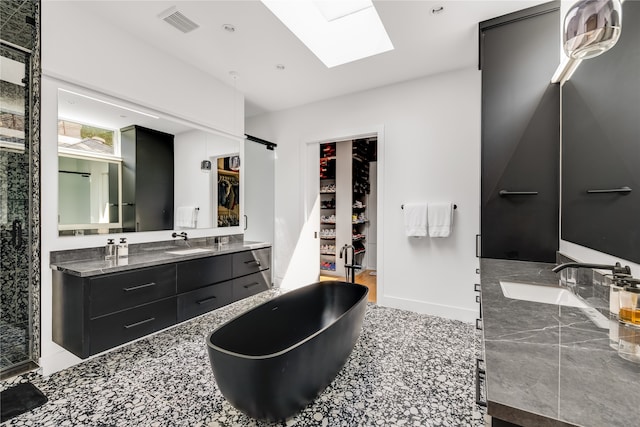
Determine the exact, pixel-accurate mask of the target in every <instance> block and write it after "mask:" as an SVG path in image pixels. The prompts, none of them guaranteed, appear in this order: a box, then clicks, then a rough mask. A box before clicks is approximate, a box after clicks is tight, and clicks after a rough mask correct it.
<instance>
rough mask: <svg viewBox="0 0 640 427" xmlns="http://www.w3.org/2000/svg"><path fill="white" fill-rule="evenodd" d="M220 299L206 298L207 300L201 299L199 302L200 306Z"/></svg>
mask: <svg viewBox="0 0 640 427" xmlns="http://www.w3.org/2000/svg"><path fill="white" fill-rule="evenodd" d="M216 299H218V297H211V298H205V299H201V300H200V301H198V302H197V303H198V304H206V303H208V302H211V301H213V300H216Z"/></svg>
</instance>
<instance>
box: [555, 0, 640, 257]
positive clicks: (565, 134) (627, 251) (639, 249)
mask: <svg viewBox="0 0 640 427" xmlns="http://www.w3.org/2000/svg"><path fill="white" fill-rule="evenodd" d="M622 7H623V12H622V16H623V23H622V34H621V36H620V39H619V40H618V43H617V44H616V45H615V46H614V47H613V48H612V49H611V50H609V51H608V52H605V53H603V54H602V55H600V56H598V57H595V58H591V59H588V60H585V61H582V63H581V64H580V66H579V67H578V69H577V70H576V71H575V73H574V74H573V76H572V77H571V78H570V79H569V80H568V81H567V82H566V83H565V84H564V85H563V87H562V239H563V240H566V241H569V242H573V243H576V244H579V245H582V246H586V247H588V248H591V249H595V250H597V251H600V252H604V253H607V254H611V255H615V256H618V257H621V258H624V259H627V260H630V261H634V262H640V225H639V224H640V2H635V1H627V2H624V3H623V4H622Z"/></svg>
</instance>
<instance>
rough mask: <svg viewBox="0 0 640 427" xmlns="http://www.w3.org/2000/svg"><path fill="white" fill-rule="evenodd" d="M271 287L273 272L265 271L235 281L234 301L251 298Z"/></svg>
mask: <svg viewBox="0 0 640 427" xmlns="http://www.w3.org/2000/svg"><path fill="white" fill-rule="evenodd" d="M270 287H271V270H264V271H261V272H258V273H254V274H251V275H248V276H244V277H240V278H239V279H234V280H233V300H234V301H237V300H239V299H242V298H246V297H250V296H251V295H255V294H257V293H259V292H262V291H266V290H267V289H269V288H270Z"/></svg>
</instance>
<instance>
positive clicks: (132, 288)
mask: <svg viewBox="0 0 640 427" xmlns="http://www.w3.org/2000/svg"><path fill="white" fill-rule="evenodd" d="M155 285H156V282H150V283H145V284H144V285H138V286H131V287H130V288H122V290H123V291H125V292H131V291H137V290H138V289H143V288H148V287H149V286H155Z"/></svg>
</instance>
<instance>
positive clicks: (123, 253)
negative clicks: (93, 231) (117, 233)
mask: <svg viewBox="0 0 640 427" xmlns="http://www.w3.org/2000/svg"><path fill="white" fill-rule="evenodd" d="M127 257H129V244H128V243H127V239H126V238H125V237H121V238H120V243H119V244H118V258H127Z"/></svg>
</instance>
